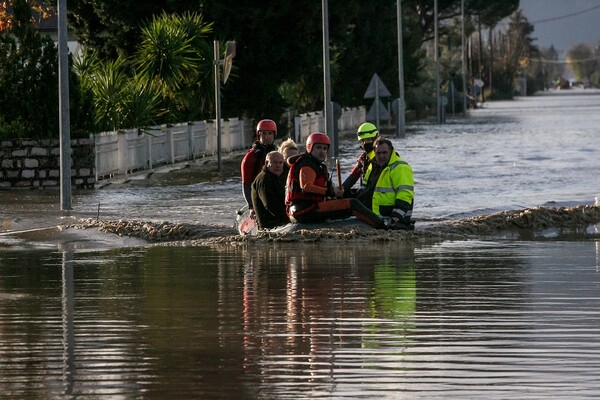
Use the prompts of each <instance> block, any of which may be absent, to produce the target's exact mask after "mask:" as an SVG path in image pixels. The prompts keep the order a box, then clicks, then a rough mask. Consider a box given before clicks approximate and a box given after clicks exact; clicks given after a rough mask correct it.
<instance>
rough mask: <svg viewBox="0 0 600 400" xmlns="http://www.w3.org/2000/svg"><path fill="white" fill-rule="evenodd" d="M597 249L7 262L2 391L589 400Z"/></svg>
mask: <svg viewBox="0 0 600 400" xmlns="http://www.w3.org/2000/svg"><path fill="white" fill-rule="evenodd" d="M598 245H599V244H598V242H593V241H581V242H568V241H542V242H513V241H503V242H494V241H468V242H444V243H440V244H436V245H415V244H414V243H412V244H404V245H396V246H389V245H385V244H383V245H379V246H376V245H373V246H367V247H362V246H360V245H354V246H353V245H346V246H339V245H324V244H298V243H295V244H292V243H287V244H271V245H269V246H266V245H258V244H255V245H248V246H239V247H237V248H231V247H220V248H210V247H187V248H185V247H183V248H182V247H152V248H146V249H137V250H132V249H118V250H113V251H105V252H77V253H72V252H63V253H60V252H56V251H55V252H50V251H44V250H37V251H30V252H3V253H2V258H1V260H0V315H1V317H0V392H1V393H2V396H3V397H6V398H78V397H81V396H83V395H96V396H99V397H100V398H123V399H127V398H148V399H164V398H196V399H200V398H202V399H204V398H210V399H213V398H223V399H230V398H236V399H298V398H327V399H342V398H386V399H403V398H406V399H415V398H422V399H432V398H439V399H481V398H486V399H506V398H519V399H540V398H552V399H559V398H564V399H567V398H568V399H593V398H597V397H598V396H599V395H600V386H599V385H598V382H600V273H599V271H598V269H599V247H598Z"/></svg>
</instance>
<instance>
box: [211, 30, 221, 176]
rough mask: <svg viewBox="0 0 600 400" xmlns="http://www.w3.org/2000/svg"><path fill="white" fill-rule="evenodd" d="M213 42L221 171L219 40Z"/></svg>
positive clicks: (218, 150) (219, 167)
mask: <svg viewBox="0 0 600 400" xmlns="http://www.w3.org/2000/svg"><path fill="white" fill-rule="evenodd" d="M213 44H214V48H213V50H214V64H215V130H216V132H217V165H218V167H217V171H219V172H221V171H222V164H223V161H222V159H221V76H220V73H219V72H220V71H219V67H220V57H219V41H218V40H215V41H214V42H213Z"/></svg>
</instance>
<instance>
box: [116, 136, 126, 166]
mask: <svg viewBox="0 0 600 400" xmlns="http://www.w3.org/2000/svg"><path fill="white" fill-rule="evenodd" d="M117 138H118V139H117V148H118V152H119V157H118V159H119V174H121V175H127V159H128V157H127V131H124V130H118V131H117Z"/></svg>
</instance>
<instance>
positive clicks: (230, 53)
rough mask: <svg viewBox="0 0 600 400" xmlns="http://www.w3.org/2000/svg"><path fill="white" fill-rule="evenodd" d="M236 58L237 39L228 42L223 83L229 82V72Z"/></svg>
mask: <svg viewBox="0 0 600 400" xmlns="http://www.w3.org/2000/svg"><path fill="white" fill-rule="evenodd" d="M234 58H235V41H233V40H230V41H228V42H227V47H226V50H225V61H224V62H223V83H225V82H227V78H229V73H230V72H231V65H232V64H233V59H234Z"/></svg>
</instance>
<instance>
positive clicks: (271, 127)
mask: <svg viewBox="0 0 600 400" xmlns="http://www.w3.org/2000/svg"><path fill="white" fill-rule="evenodd" d="M260 131H273V132H275V137H277V124H276V123H275V121H273V120H272V119H261V120H260V121H258V124H256V136H257V137H258V136H259V132H260Z"/></svg>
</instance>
